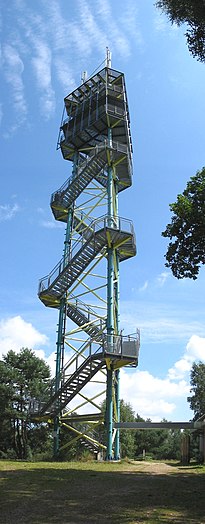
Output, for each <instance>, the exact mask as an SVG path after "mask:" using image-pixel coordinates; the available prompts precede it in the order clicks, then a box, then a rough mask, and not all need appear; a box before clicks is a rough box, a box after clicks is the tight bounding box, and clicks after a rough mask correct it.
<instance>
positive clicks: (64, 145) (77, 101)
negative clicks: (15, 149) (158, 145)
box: [57, 67, 132, 160]
mask: <svg viewBox="0 0 205 524" xmlns="http://www.w3.org/2000/svg"><path fill="white" fill-rule="evenodd" d="M64 103H65V108H64V115H63V118H62V122H61V126H60V133H59V138H58V145H57V147H58V148H61V151H62V154H63V157H64V158H65V159H67V160H73V155H74V151H76V150H77V151H79V152H82V153H84V154H86V155H89V154H90V151H91V149H92V148H93V147H95V146H96V145H98V144H99V145H100V144H102V142H103V141H104V140H105V139H106V138H107V131H108V128H111V129H112V138H113V140H114V141H116V142H118V143H121V144H124V145H126V146H127V150H128V155H129V157H130V159H131V154H132V143H131V134H130V118H129V109H128V102H127V93H126V87H125V79H124V74H123V73H121V72H119V71H116V70H115V69H111V68H110V67H104V69H102V70H101V71H99V72H98V73H96V74H95V75H94V76H92V77H91V78H89V79H88V80H86V81H85V82H84V83H83V84H81V85H80V86H79V87H78V88H77V89H75V90H74V91H72V93H70V94H69V95H67V96H66V97H65V99H64Z"/></svg>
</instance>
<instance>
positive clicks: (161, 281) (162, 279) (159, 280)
mask: <svg viewBox="0 0 205 524" xmlns="http://www.w3.org/2000/svg"><path fill="white" fill-rule="evenodd" d="M169 276H170V273H168V271H163V272H162V273H160V275H159V276H158V277H157V284H158V285H159V286H160V287H162V286H164V284H165V282H166V281H167V279H168V278H169Z"/></svg>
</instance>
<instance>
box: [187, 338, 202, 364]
mask: <svg viewBox="0 0 205 524" xmlns="http://www.w3.org/2000/svg"><path fill="white" fill-rule="evenodd" d="M186 349H187V356H188V358H191V359H192V360H201V361H202V362H205V338H202V337H199V336H197V335H193V336H192V337H191V338H190V340H189V342H188V344H187V347H186Z"/></svg>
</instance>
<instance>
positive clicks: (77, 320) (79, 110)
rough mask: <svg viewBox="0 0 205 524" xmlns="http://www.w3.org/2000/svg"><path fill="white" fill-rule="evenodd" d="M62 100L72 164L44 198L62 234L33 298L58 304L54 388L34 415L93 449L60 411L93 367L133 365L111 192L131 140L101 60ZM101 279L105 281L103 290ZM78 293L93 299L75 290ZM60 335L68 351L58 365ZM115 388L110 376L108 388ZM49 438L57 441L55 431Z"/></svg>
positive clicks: (121, 230)
mask: <svg viewBox="0 0 205 524" xmlns="http://www.w3.org/2000/svg"><path fill="white" fill-rule="evenodd" d="M64 101H65V112H66V118H64V117H63V119H62V123H61V127H60V133H59V140H58V147H59V148H60V149H61V152H62V155H63V158H64V159H66V160H69V161H72V163H73V171H72V175H71V176H70V177H69V179H68V180H67V181H66V182H65V183H64V184H63V185H61V187H60V188H59V189H58V190H57V191H55V192H54V193H53V194H52V196H51V202H50V205H51V209H52V212H53V215H54V218H55V220H57V221H60V222H63V223H66V235H65V237H66V240H65V248H64V254H63V257H62V259H61V260H60V261H59V262H58V264H57V265H56V266H55V267H54V269H53V270H52V271H51V272H50V273H49V274H48V275H47V276H45V277H44V278H43V279H41V280H40V284H39V298H40V300H41V301H42V302H43V304H44V305H45V306H47V307H51V308H56V309H59V324H58V338H57V356H56V378H55V391H54V393H52V395H51V396H50V399H49V401H48V402H47V403H46V404H45V405H44V406H41V407H40V409H39V415H40V416H45V417H46V416H49V417H51V418H53V419H54V433H56V435H57V433H58V418H59V417H61V422H62V424H63V425H65V426H67V428H68V429H69V428H70V430H71V431H73V433H74V434H75V438H76V439H80V441H81V442H83V443H84V445H85V446H86V447H87V446H88V447H89V449H92V451H93V452H95V453H96V452H97V451H98V450H99V449H102V448H105V446H103V445H101V444H99V443H98V442H97V440H96V438H95V436H93V434H89V435H88V434H87V435H86V434H84V433H83V432H81V431H79V429H78V428H75V424H74V425H73V424H71V420H72V417H69V413H71V411H69V413H68V420H67V421H68V423H67V424H65V422H64V415H65V413H64V411H65V408H66V406H67V405H68V404H69V403H70V402H71V401H73V399H74V398H75V397H76V396H78V397H79V394H80V392H81V390H82V389H83V388H84V387H85V386H86V385H87V384H88V383H89V382H90V381H92V379H93V377H95V375H97V373H98V372H99V371H100V372H103V373H104V370H106V373H110V372H113V376H114V377H115V380H116V376H117V375H116V372H115V370H119V368H120V367H121V366H122V365H137V357H138V346H137V343H136V346H135V344H134V342H133V343H132V344H131V342H130V339H129V340H127V341H126V342H125V344H124V346H123V343H122V337H121V335H119V312H118V300H119V297H118V295H119V291H118V279H119V262H122V261H124V260H127V259H129V258H131V257H133V256H135V254H136V242H135V235H134V230H133V226H132V223H131V222H130V221H129V220H126V219H124V218H120V217H119V216H118V196H117V195H118V193H120V192H122V191H123V190H124V189H126V188H128V187H130V186H131V184H132V161H131V154H132V145H131V137H130V124H129V111H128V104H127V97H126V88H125V82H124V75H123V73H120V72H118V71H115V70H113V69H111V68H109V67H108V66H107V67H105V68H104V69H103V70H101V71H100V72H99V73H97V74H96V75H94V76H93V77H92V78H90V79H88V81H85V82H84V84H82V85H81V86H80V87H79V88H77V89H76V90H75V91H73V92H72V93H70V94H69V95H68V96H67V97H66V98H65V99H64ZM109 173H110V174H111V183H110V182H109V177H110V174H109ZM87 195H88V196H87ZM93 195H94V196H93ZM109 202H110V204H109ZM103 206H104V207H103ZM98 207H99V209H102V207H103V213H102V216H100V217H99V214H97V215H96V213H97V212H96V209H97V208H98ZM93 210H95V211H94V213H95V214H94V217H95V218H94V217H92V212H93ZM111 252H112V261H113V262H112V264H113V267H112V271H111V272H112V276H111V279H110V282H111V286H112V293H113V306H112V308H113V318H114V320H113V324H112V326H111V327H109V325H108V324H109V322H108V316H109V315H108V308H110V303H111V302H110V301H109V298H107V297H108V287H109V286H108V278H110V274H109V271H108V265H109V262H108V261H109V260H111V259H110V253H111ZM100 264H102V265H101V266H100ZM103 264H104V265H103ZM96 266H97V267H98V268H99V269H98V271H99V273H100V271H102V268H103V271H104V273H103V275H102V274H101V275H99V274H98V275H97V278H98V281H99V279H100V277H101V278H104V279H106V284H105V286H103V285H101V283H102V280H101V282H100V284H95V285H92V284H91V282H93V280H92V278H93V274H92V268H95V267H96ZM106 267H107V269H105V268H106ZM108 274H109V277H108ZM105 275H106V276H105ZM94 276H96V275H94ZM86 279H87V280H86ZM104 282H105V280H104ZM83 286H84V287H83ZM103 287H107V289H106V291H103ZM76 289H77V291H75V290H76ZM96 290H97V291H96ZM99 290H101V291H100V292H98V291H99ZM74 291H75V293H77V295H76V294H75V293H74ZM99 293H101V295H100V294H99ZM103 293H104V294H103ZM86 294H88V295H86ZM84 295H86V297H89V298H90V300H92V301H93V302H94V305H92V306H91V305H90V304H89V300H88V303H85V302H84V301H83V300H81V299H80V298H79V297H82V296H84ZM93 299H94V300H93ZM96 299H97V300H98V304H96ZM91 304H92V302H91ZM108 304H109V306H108ZM104 310H105V311H104ZM67 319H69V320H70V321H71V322H72V323H74V325H75V326H76V327H75V328H74V329H73V330H72V329H70V331H69V333H67V332H66V321H67ZM73 334H75V335H78V338H77V336H76V347H74V346H73V342H72V341H73V338H72V337H73ZM80 334H82V338H81V336H80ZM110 334H111V338H109V337H110ZM67 336H68V340H67V341H66V337H67ZM69 336H70V338H69ZM85 336H86V337H88V338H87V339H86V340H85ZM106 337H108V338H107V339H106ZM120 337H121V340H120V345H119V338H120ZM105 339H106V342H105ZM110 341H111V342H110ZM65 342H67V343H68V346H69V348H71V350H73V355H74V356H73V357H71V359H70V360H69V363H68V364H66V366H63V362H64V351H65V349H64V348H65ZM135 342H136V341H135ZM80 344H82V346H80ZM133 344H134V345H133ZM119 348H120V349H119ZM123 348H124V349H123ZM74 363H75V364H76V369H75V371H73V368H72V365H73V364H74ZM106 368H107V369H106ZM70 370H71V371H70ZM68 373H69V375H68ZM96 378H97V377H96ZM96 378H95V381H96V382H97V380H96ZM107 380H108V379H107ZM114 389H115V388H114V383H113V386H111V390H114ZM111 390H110V391H111ZM81 396H82V397H83V393H82V394H81ZM97 396H98V395H97ZM85 398H86V397H85ZM89 401H90V402H91V399H89ZM91 404H92V405H94V406H95V407H97V408H98V413H97V414H96V415H97V416H99V417H100V414H99V409H100V408H99V407H98V406H96V404H95V402H91ZM118 404H119V402H118ZM61 414H62V416H61ZM55 438H56V443H57V441H58V437H57V436H56V437H55ZM56 446H57V444H56ZM56 449H57V448H56Z"/></svg>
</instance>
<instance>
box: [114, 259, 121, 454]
mask: <svg viewBox="0 0 205 524" xmlns="http://www.w3.org/2000/svg"><path fill="white" fill-rule="evenodd" d="M116 257H117V260H116V264H117V275H116V286H115V294H116V295H115V300H116V306H117V312H116V316H117V318H116V324H117V334H118V335H119V322H120V318H119V258H118V255H116ZM115 401H116V411H117V421H118V422H120V370H119V369H117V370H116V371H115ZM114 457H115V460H119V459H120V430H119V429H117V431H116V435H115V447H114Z"/></svg>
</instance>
